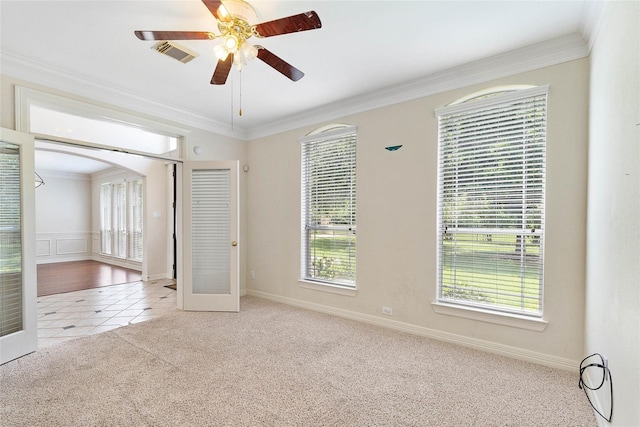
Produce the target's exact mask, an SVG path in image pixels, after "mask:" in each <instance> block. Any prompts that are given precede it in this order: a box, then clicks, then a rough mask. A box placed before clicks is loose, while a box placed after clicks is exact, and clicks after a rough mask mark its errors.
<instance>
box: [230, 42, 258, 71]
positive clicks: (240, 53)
mask: <svg viewBox="0 0 640 427" xmlns="http://www.w3.org/2000/svg"><path fill="white" fill-rule="evenodd" d="M257 56H258V48H256V47H255V46H254V45H252V44H251V43H247V42H244V43H242V46H240V49H238V50H237V51H235V52H234V53H233V63H234V65H235V66H236V68H238V69H239V70H241V69H242V67H243V66H245V65H247V63H248V62H249V61H251V60H252V59H254V58H256V57H257Z"/></svg>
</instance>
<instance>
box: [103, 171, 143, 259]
mask: <svg viewBox="0 0 640 427" xmlns="http://www.w3.org/2000/svg"><path fill="white" fill-rule="evenodd" d="M142 189H143V187H142V179H134V180H128V181H120V182H116V183H105V184H102V185H101V186H100V213H101V215H100V243H101V245H100V252H101V253H102V254H103V255H110V256H113V257H116V258H121V259H129V260H132V261H138V262H141V261H142V227H143V224H144V217H143V210H142V207H143V196H142Z"/></svg>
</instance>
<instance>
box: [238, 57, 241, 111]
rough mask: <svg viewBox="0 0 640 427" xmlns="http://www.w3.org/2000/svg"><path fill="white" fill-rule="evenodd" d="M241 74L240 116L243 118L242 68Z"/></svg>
mask: <svg viewBox="0 0 640 427" xmlns="http://www.w3.org/2000/svg"><path fill="white" fill-rule="evenodd" d="M239 73H240V111H238V114H239V115H240V116H242V68H241V69H240V70H239Z"/></svg>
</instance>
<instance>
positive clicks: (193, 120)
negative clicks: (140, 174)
mask: <svg viewBox="0 0 640 427" xmlns="http://www.w3.org/2000/svg"><path fill="white" fill-rule="evenodd" d="M585 13H587V12H585ZM601 13H602V11H601V9H598V8H594V9H593V12H589V14H590V15H589V16H591V18H590V19H588V20H587V19H586V18H585V19H584V20H583V22H584V21H589V22H592V23H593V24H592V25H590V26H589V27H588V28H587V25H586V24H585V26H584V28H583V29H582V33H583V34H589V35H592V34H593V33H592V32H593V31H595V27H596V26H597V23H599V21H600V20H599V18H598V16H601ZM590 38H592V37H590ZM588 55H589V43H588V42H586V41H585V39H584V38H583V36H582V35H581V34H579V33H573V34H568V35H565V36H562V37H558V38H555V39H551V40H547V41H544V42H541V43H537V44H534V45H531V46H527V47H524V48H522V49H517V50H514V51H510V52H506V53H503V54H499V55H495V56H492V57H489V58H485V59H482V60H478V61H475V62H471V63H468V64H464V65H461V66H458V67H454V68H451V69H448V70H445V71H441V72H437V73H433V74H430V75H428V76H424V77H422V78H420V79H416V80H413V81H410V82H407V83H404V84H401V85H397V86H393V87H387V88H385V89H381V90H378V91H375V92H371V93H367V94H363V95H360V96H356V97H352V98H348V99H344V100H342V101H339V102H335V103H331V104H326V105H323V106H321V107H318V108H313V109H310V110H306V111H303V112H300V113H299V114H295V115H292V116H288V117H287V118H283V119H280V120H276V121H273V122H271V123H268V124H266V125H264V126H258V127H255V128H252V129H241V128H237V127H236V128H234V129H230V127H229V125H228V124H224V123H219V122H217V121H214V120H212V119H210V118H208V117H205V116H203V115H200V114H198V113H194V112H191V111H185V110H182V109H178V108H175V107H173V106H171V105H167V104H165V103H162V102H160V101H157V100H154V99H149V98H147V97H143V96H141V95H138V94H132V93H129V92H125V91H123V90H122V89H119V88H117V87H112V86H108V85H105V84H103V83H101V82H98V81H96V80H94V79H92V78H89V77H87V76H84V75H74V74H72V73H68V72H66V71H62V70H59V69H52V68H51V67H45V66H44V65H42V64H39V63H36V62H35V61H32V60H29V59H26V58H23V57H20V56H19V55H15V54H12V53H8V52H1V53H0V61H2V73H3V74H5V75H8V76H13V77H15V78H18V79H21V80H26V81H30V82H33V83H36V84H41V85H43V86H46V87H50V88H52V89H57V90H60V91H64V92H68V93H71V94H74V95H77V96H81V97H84V98H89V99H92V100H94V101H99V102H104V103H107V104H111V105H114V106H119V107H121V108H124V107H122V106H126V108H127V109H128V110H132V111H136V112H138V113H143V114H146V115H149V116H152V117H157V118H161V119H164V120H167V121H169V122H174V123H180V124H183V125H187V126H192V127H195V128H199V129H204V130H208V131H210V132H214V133H217V134H220V135H225V136H230V137H234V138H238V139H242V140H253V139H258V138H262V137H265V136H269V135H274V134H277V133H280V132H284V131H288V130H292V129H298V128H301V127H305V126H311V125H317V124H319V123H324V122H328V121H332V120H336V119H338V118H341V117H344V116H348V115H352V114H356V113H361V112H365V111H370V110H374V109H376V108H382V107H386V106H389V105H393V104H398V103H401V102H406V101H411V100H414V99H418V98H422V97H425V96H429V95H434V94H437V93H442V92H445V91H448V90H453V89H458V88H462V87H466V86H470V85H473V84H478V83H483V82H487V81H491V80H494V79H497V78H502V77H507V76H510V75H514V74H518V73H523V72H527V71H532V70H536V69H539V68H544V67H548V66H552V65H557V64H560V63H563V62H568V61H572V60H576V59H580V58H584V57H586V56H588Z"/></svg>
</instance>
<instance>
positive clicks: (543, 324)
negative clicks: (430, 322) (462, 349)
mask: <svg viewBox="0 0 640 427" xmlns="http://www.w3.org/2000/svg"><path fill="white" fill-rule="evenodd" d="M431 307H432V308H433V311H435V312H436V313H438V314H445V315H447V316H455V317H464V318H465V319H471V320H477V321H480V322H487V323H494V324H496V325H504V326H511V327H513V328H521V329H528V330H530V331H536V332H542V331H544V330H545V329H546V328H547V325H548V324H549V322H547V321H546V320H544V319H539V318H535V317H526V316H520V315H517V314H510V313H501V312H498V311H493V310H482V309H480V308H475V307H464V306H460V305H455V304H446V303H443V302H437V301H434V302H432V303H431Z"/></svg>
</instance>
